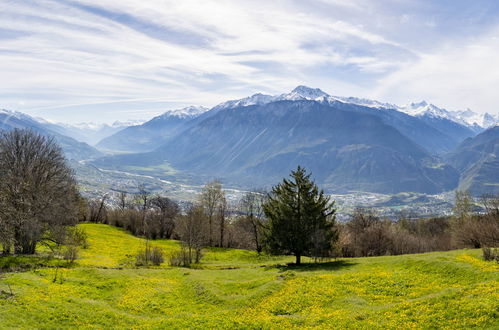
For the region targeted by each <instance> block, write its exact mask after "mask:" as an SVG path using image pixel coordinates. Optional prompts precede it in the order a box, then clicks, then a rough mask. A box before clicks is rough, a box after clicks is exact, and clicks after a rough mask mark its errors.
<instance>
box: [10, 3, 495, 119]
mask: <svg viewBox="0 0 499 330" xmlns="http://www.w3.org/2000/svg"><path fill="white" fill-rule="evenodd" d="M478 2H479V3H478V4H477V6H478V5H482V7H483V1H478ZM480 2H481V3H480ZM485 2H486V1H485ZM418 3H419V2H415V1H411V0H404V1H396V2H395V1H390V0H386V1H368V0H355V1H341V0H317V1H310V2H308V1H307V2H306V3H305V2H299V1H293V0H288V1H263V0H259V1H223V0H222V1H220V0H205V1H193V0H183V1H163V0H161V1H160V0H149V1H141V0H116V1H101V0H41V1H37V2H32V1H22V0H21V1H19V0H16V1H12V0H4V1H3V2H1V3H0V73H1V77H2V80H1V83H0V107H6V108H13V109H16V110H20V111H26V112H31V113H33V114H36V115H39V116H46V117H48V118H50V119H56V120H69V121H81V120H88V119H92V120H95V117H96V116H97V117H98V119H99V120H106V121H110V120H114V119H116V118H117V117H119V116H122V114H123V113H124V112H125V111H132V112H133V115H134V116H136V117H140V116H141V113H140V112H139V111H140V108H141V106H142V107H143V109H147V111H144V113H143V115H144V116H150V114H151V111H153V112H154V111H155V110H154V109H157V110H156V111H157V113H159V112H161V111H164V110H166V109H168V108H171V107H177V106H184V105H189V104H200V105H207V106H210V105H215V104H216V103H218V102H222V101H224V100H225V99H228V98H236V97H242V96H246V95H247V94H250V93H253V92H268V93H280V92H283V91H286V90H288V89H290V88H292V87H294V85H297V84H309V85H313V86H316V87H321V88H323V89H325V90H327V91H330V92H332V93H334V94H344V95H358V96H377V97H381V98H383V99H387V100H397V101H402V102H404V101H409V100H410V99H411V100H412V99H414V98H421V97H426V98H431V99H434V100H436V101H438V102H441V103H442V105H444V106H445V105H451V106H454V103H452V102H451V101H453V100H456V98H453V99H451V98H450V97H451V96H452V95H453V93H455V92H456V91H462V90H463V89H464V90H466V89H467V85H466V83H465V82H466V81H470V82H472V83H473V86H477V87H474V89H473V90H478V89H479V86H485V84H487V83H491V82H496V80H495V79H494V76H495V68H494V69H493V70H487V69H486V68H483V67H482V66H481V65H480V64H479V63H477V62H476V61H479V60H483V59H486V60H488V63H489V66H493V58H492V54H493V53H494V52H495V53H494V54H497V51H498V49H497V48H496V46H497V43H493V42H492V43H490V44H487V42H486V40H488V39H487V38H492V37H493V35H494V33H495V32H491V31H495V30H492V29H493V28H494V26H495V24H499V22H496V19H495V18H494V17H493V13H494V10H495V9H496V8H495V6H494V5H493V4H491V5H490V6H489V7H488V10H489V13H488V14H487V13H485V14H483V13H482V14H480V15H482V16H481V20H480V22H479V23H476V22H475V23H473V22H471V21H470V22H468V21H466V22H467V23H466V24H467V26H468V27H467V29H466V30H463V27H462V25H463V24H461V25H460V28H459V29H457V32H459V35H457V34H456V33H457V32H454V31H453V30H452V29H451V26H450V25H448V26H446V25H444V24H440V23H441V22H439V17H441V16H442V15H444V16H445V15H446V11H445V10H452V9H450V8H445V7H441V6H440V7H435V6H434V7H432V6H428V4H425V5H420V4H418ZM459 3H460V2H459ZM491 3H492V2H491ZM472 7H473V9H476V8H478V7H475V6H472ZM458 8H460V7H459V6H458ZM491 9H492V10H491ZM476 10H478V9H476ZM439 15H440V16H439ZM459 15H461V16H462V15H463V14H462V13H460V14H459ZM459 15H458V16H459ZM469 15H470V17H472V16H473V15H478V14H477V13H476V12H475V11H473V12H470V14H469ZM461 16H459V18H461V22H462V19H464V18H463V17H461ZM491 16H492V17H491ZM496 17H497V16H496ZM428 22H432V24H428ZM446 22H451V23H452V22H454V21H453V20H451V19H447V20H446ZM451 23H448V24H451ZM455 24H457V21H456V23H455ZM466 31H469V33H466ZM444 41H445V42H444ZM463 43H464V44H463ZM437 44H438V46H437ZM456 45H460V46H459V47H460V49H463V50H464V52H459V54H457V53H456V54H454V53H452V49H453V47H456ZM477 45H481V46H480V47H482V48H480V50H476V49H475V48H473V47H475V46H477ZM464 64H465V65H467V66H468V68H479V69H481V70H483V72H482V74H480V75H478V77H477V75H473V74H474V72H473V70H472V69H464V68H463V67H462V65H464ZM434 66H435V67H436V69H435V68H434ZM489 69H490V68H489ZM425 72H426V73H428V74H431V76H432V79H431V82H429V81H428V79H425ZM456 72H457V73H456ZM446 76H448V77H451V76H454V77H456V76H458V77H459V78H460V82H459V83H457V82H456V79H447V78H445V77H446ZM443 83H446V85H445V87H443V86H442V87H441V88H437V87H438V86H437V84H443ZM470 84H471V83H470ZM444 88H445V93H441V94H437V92H436V91H438V90H439V89H440V90H442V89H444ZM423 94H424V95H423ZM489 94H490V95H489V96H487V97H486V98H482V99H483V100H486V101H481V102H479V103H477V102H474V101H473V100H472V99H471V98H463V99H459V101H460V102H461V101H462V102H463V106H471V107H479V108H478V109H477V110H483V111H484V110H487V111H491V108H492V106H491V105H492V103H494V101H496V100H495V99H494V98H493V96H492V94H493V93H489ZM403 98H407V100H405V99H403ZM402 99H403V100H402ZM465 101H468V103H464V102H465ZM489 102H490V103H489ZM456 103H457V102H456ZM495 103H496V104H497V102H495ZM121 119H123V118H121Z"/></svg>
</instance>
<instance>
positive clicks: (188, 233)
mask: <svg viewBox="0 0 499 330" xmlns="http://www.w3.org/2000/svg"><path fill="white" fill-rule="evenodd" d="M205 217H206V214H205V211H204V208H203V207H202V206H200V205H191V206H189V207H188V209H187V212H186V214H185V215H184V216H181V217H180V218H179V221H178V225H177V232H178V234H179V236H180V240H181V242H182V250H181V252H180V253H181V258H182V263H181V264H183V265H184V266H188V265H190V264H191V263H193V262H194V263H199V261H200V259H201V250H202V248H203V246H204V245H205V244H206V241H207V237H206V230H205Z"/></svg>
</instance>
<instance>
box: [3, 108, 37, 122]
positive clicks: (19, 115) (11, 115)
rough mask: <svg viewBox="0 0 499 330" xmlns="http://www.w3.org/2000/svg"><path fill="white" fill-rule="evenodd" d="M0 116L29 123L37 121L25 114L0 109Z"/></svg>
mask: <svg viewBox="0 0 499 330" xmlns="http://www.w3.org/2000/svg"><path fill="white" fill-rule="evenodd" d="M0 115H2V116H5V117H7V118H15V119H19V120H30V121H35V122H36V121H38V120H37V119H35V118H33V117H31V116H30V115H27V114H25V113H22V112H19V111H12V110H7V109H0Z"/></svg>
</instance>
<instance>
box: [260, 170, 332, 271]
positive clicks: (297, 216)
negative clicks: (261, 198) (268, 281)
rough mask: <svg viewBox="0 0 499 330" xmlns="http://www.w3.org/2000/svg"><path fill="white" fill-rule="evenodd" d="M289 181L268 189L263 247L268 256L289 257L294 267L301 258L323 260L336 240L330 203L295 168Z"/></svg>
mask: <svg viewBox="0 0 499 330" xmlns="http://www.w3.org/2000/svg"><path fill="white" fill-rule="evenodd" d="M290 177H291V180H288V179H283V181H282V182H281V183H280V184H278V185H277V186H275V187H273V188H272V191H271V193H270V194H269V196H268V200H267V201H266V202H265V203H264V205H263V209H264V212H265V215H266V217H267V219H268V223H267V225H266V228H265V245H266V248H267V250H268V251H269V252H270V253H274V254H277V253H291V254H293V255H294V256H295V257H296V264H298V265H299V264H300V263H301V256H313V257H317V256H319V255H318V254H320V257H323V256H324V253H325V252H329V251H330V250H331V247H332V244H333V242H334V241H335V240H336V239H337V234H336V230H335V223H334V222H335V215H334V214H335V211H336V209H335V208H334V201H332V202H330V199H329V197H327V196H324V192H323V191H322V190H320V191H319V188H318V187H317V185H316V184H315V183H314V182H313V181H312V180H311V179H310V174H306V171H305V169H304V168H302V167H300V166H298V168H297V169H296V171H292V172H291V175H290Z"/></svg>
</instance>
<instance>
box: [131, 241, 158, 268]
mask: <svg viewBox="0 0 499 330" xmlns="http://www.w3.org/2000/svg"><path fill="white" fill-rule="evenodd" d="M163 262H164V253H163V250H162V249H161V248H159V247H157V246H155V247H150V246H146V248H145V249H144V250H142V251H140V252H139V253H138V254H137V257H136V262H135V265H137V266H149V264H150V263H151V264H153V265H154V266H159V265H161V264H162V263H163Z"/></svg>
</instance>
